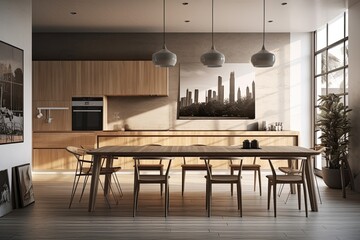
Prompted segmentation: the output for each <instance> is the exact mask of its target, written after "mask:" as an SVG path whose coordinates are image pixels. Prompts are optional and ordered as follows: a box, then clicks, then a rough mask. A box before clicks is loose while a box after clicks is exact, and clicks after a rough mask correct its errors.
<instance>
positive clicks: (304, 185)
mask: <svg viewBox="0 0 360 240" xmlns="http://www.w3.org/2000/svg"><path fill="white" fill-rule="evenodd" d="M303 189H304V203H305V215H306V217H308V206H307V194H306V184H305V183H303Z"/></svg>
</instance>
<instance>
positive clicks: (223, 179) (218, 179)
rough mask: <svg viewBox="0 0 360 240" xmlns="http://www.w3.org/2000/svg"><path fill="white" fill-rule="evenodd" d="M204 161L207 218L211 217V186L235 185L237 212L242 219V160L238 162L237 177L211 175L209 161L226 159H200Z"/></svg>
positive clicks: (232, 175)
mask: <svg viewBox="0 0 360 240" xmlns="http://www.w3.org/2000/svg"><path fill="white" fill-rule="evenodd" d="M200 159H202V160H204V161H205V165H206V171H207V175H206V176H205V178H206V203H205V206H206V209H207V211H208V217H210V216H211V204H212V185H213V184H231V185H232V184H236V187H237V204H238V210H240V216H241V217H242V190H241V169H242V164H243V160H242V159H240V161H239V168H238V169H239V171H238V174H237V175H234V174H221V175H220V174H213V171H211V170H210V160H227V159H228V157H226V158H223V157H217V158H211V159H210V158H208V157H203V158H200Z"/></svg>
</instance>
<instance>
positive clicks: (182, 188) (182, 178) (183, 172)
mask: <svg viewBox="0 0 360 240" xmlns="http://www.w3.org/2000/svg"><path fill="white" fill-rule="evenodd" d="M185 173H186V171H185V170H184V168H183V169H182V171H181V196H184V189H185Z"/></svg>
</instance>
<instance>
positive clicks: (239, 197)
mask: <svg viewBox="0 0 360 240" xmlns="http://www.w3.org/2000/svg"><path fill="white" fill-rule="evenodd" d="M237 198H238V210H240V217H242V190H241V182H240V183H239V182H238V184H237Z"/></svg>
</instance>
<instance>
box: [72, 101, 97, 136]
mask: <svg viewBox="0 0 360 240" xmlns="http://www.w3.org/2000/svg"><path fill="white" fill-rule="evenodd" d="M102 129H103V98H102V97H73V98H72V130H73V131H96V130H102Z"/></svg>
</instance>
